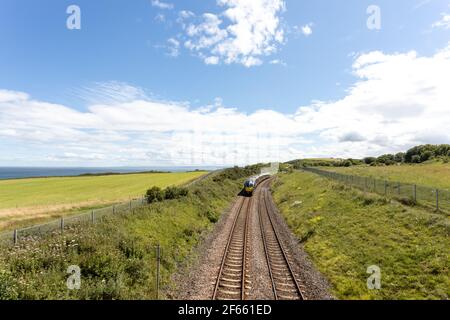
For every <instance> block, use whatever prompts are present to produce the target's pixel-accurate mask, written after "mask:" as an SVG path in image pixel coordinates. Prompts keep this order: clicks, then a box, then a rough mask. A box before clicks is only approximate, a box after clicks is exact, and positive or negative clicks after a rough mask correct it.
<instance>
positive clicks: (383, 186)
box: [303, 168, 450, 213]
mask: <svg viewBox="0 0 450 320" xmlns="http://www.w3.org/2000/svg"><path fill="white" fill-rule="evenodd" d="M303 170H304V171H308V172H312V173H315V174H318V175H321V176H324V177H327V178H330V179H333V180H336V181H339V182H341V183H344V184H346V185H350V186H352V187H355V188H358V189H361V190H363V191H365V192H372V193H377V194H379V195H383V196H385V197H389V198H395V199H398V200H401V201H403V202H406V201H407V202H408V203H412V204H415V203H417V204H421V205H424V206H426V207H430V208H433V209H435V210H436V211H439V212H446V213H449V212H450V192H449V191H448V190H441V189H437V188H430V187H425V186H419V185H416V184H407V183H401V182H397V181H388V180H381V179H375V178H371V177H361V176H353V175H347V174H342V173H337V172H332V171H325V170H321V169H317V168H303Z"/></svg>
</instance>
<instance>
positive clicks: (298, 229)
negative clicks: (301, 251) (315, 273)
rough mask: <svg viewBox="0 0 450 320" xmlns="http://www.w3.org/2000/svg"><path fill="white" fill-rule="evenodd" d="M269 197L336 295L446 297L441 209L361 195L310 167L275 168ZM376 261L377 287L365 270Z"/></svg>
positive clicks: (449, 282)
mask: <svg viewBox="0 0 450 320" xmlns="http://www.w3.org/2000/svg"><path fill="white" fill-rule="evenodd" d="M274 198H275V201H276V203H277V204H278V206H279V208H280V211H281V212H282V214H283V215H284V217H285V218H286V221H287V223H288V225H289V226H290V227H291V229H292V230H293V232H294V233H295V234H296V235H297V237H298V238H299V239H300V241H301V242H302V243H303V244H304V247H305V250H306V251H307V252H308V253H309V255H310V256H311V258H312V260H313V261H314V263H315V265H316V266H317V267H318V269H319V270H320V271H321V272H322V273H323V274H324V275H326V276H327V277H328V279H329V280H330V283H331V285H332V286H333V291H334V292H333V293H334V294H335V295H336V296H337V297H338V298H340V299H448V298H449V297H450V278H449V276H448V275H449V271H450V270H449V266H450V260H449V259H450V258H449V254H450V249H449V248H450V238H449V234H450V227H449V223H448V222H449V221H448V218H447V217H443V216H441V215H434V214H431V213H429V212H426V211H421V210H420V209H417V208H409V207H405V206H402V205H400V204H398V203H390V202H388V201H386V200H385V199H383V198H381V197H378V196H373V195H367V196H365V195H364V194H363V193H361V192H359V191H356V190H354V189H350V188H347V187H344V186H342V185H339V184H337V183H335V182H332V181H330V180H327V179H324V178H322V177H319V176H317V175H314V174H311V173H303V172H294V173H291V174H286V175H281V176H280V178H279V179H278V181H277V182H276V183H275V185H274ZM371 265H377V266H379V267H380V268H381V274H382V279H381V285H382V288H381V290H368V289H367V284H366V281H367V278H368V277H369V274H367V273H366V271H367V268H368V267H369V266H371Z"/></svg>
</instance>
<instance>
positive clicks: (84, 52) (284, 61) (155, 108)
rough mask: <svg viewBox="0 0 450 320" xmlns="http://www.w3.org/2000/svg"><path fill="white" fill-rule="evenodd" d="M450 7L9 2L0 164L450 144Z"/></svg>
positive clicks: (377, 150)
mask: <svg viewBox="0 0 450 320" xmlns="http://www.w3.org/2000/svg"><path fill="white" fill-rule="evenodd" d="M449 89H450V5H449V3H448V1H446V0H396V1H392V0H375V1H374V0H372V1H364V0H345V1H343V0H340V1H330V0H329V1H324V0H314V1H298V0H203V1H198V0H197V1H194V0H192V1H187V0H184V1H181V0H180V1H175V0H164V1H163V0H134V1H124V0H117V1H108V0H71V1H65V0H58V1H54V0H37V1H31V0H2V1H1V2H0V166H95V167H98V166H161V165H167V166H174V165H198V166H200V165H243V164H250V163H256V162H269V161H287V160H291V159H298V158H307V157H314V158H315V157H336V158H349V157H354V158H360V157H364V156H376V155H381V154H384V153H392V152H399V151H405V150H406V149H408V148H410V147H412V146H415V145H418V144H424V143H449V142H450V130H448V128H449V127H450V109H449V108H450V105H449V102H450V90H449Z"/></svg>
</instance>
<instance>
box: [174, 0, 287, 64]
mask: <svg viewBox="0 0 450 320" xmlns="http://www.w3.org/2000/svg"><path fill="white" fill-rule="evenodd" d="M217 4H218V6H219V7H220V8H222V12H221V13H220V14H213V13H204V14H202V15H200V16H195V15H194V14H193V13H192V12H188V11H182V12H181V13H180V17H179V20H178V21H179V22H180V23H181V25H182V27H183V29H184V32H185V34H184V37H185V41H184V43H185V47H186V48H187V49H189V50H190V51H191V52H193V53H195V54H196V55H197V56H198V57H200V58H201V59H203V60H204V62H205V63H206V64H218V63H225V64H234V63H237V64H242V65H244V66H246V67H252V66H256V65H260V64H262V63H263V58H264V57H265V56H269V55H271V54H273V53H275V52H276V51H277V45H279V44H281V43H283V41H284V30H283V28H282V26H281V23H280V14H281V13H282V12H283V11H284V10H285V3H284V1H282V0H253V1H248V0H217Z"/></svg>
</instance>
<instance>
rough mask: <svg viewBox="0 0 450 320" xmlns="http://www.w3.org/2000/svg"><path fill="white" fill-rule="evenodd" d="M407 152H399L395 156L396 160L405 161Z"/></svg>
mask: <svg viewBox="0 0 450 320" xmlns="http://www.w3.org/2000/svg"><path fill="white" fill-rule="evenodd" d="M405 155H406V154H405V153H404V152H399V153H397V154H396V155H395V156H394V161H395V162H398V163H402V162H405Z"/></svg>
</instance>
